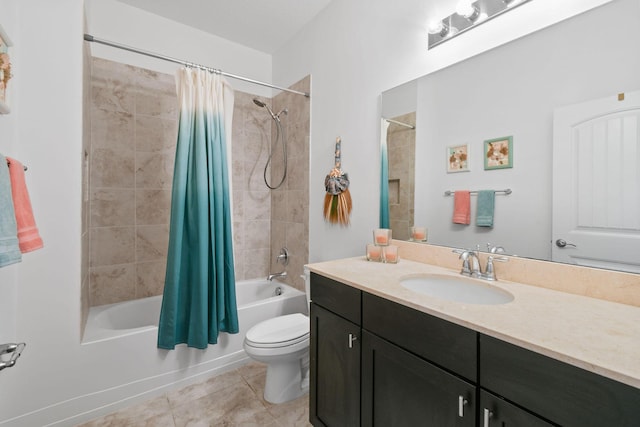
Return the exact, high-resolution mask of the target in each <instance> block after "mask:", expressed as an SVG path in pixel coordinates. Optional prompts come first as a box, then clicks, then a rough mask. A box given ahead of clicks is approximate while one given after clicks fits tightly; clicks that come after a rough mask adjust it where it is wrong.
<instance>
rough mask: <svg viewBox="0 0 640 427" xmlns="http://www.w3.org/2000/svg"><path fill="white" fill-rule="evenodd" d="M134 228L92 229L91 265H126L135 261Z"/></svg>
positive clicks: (90, 243) (90, 244)
mask: <svg viewBox="0 0 640 427" xmlns="http://www.w3.org/2000/svg"><path fill="white" fill-rule="evenodd" d="M134 230H135V229H134V227H101V228H92V229H91V231H90V234H89V239H90V241H89V247H90V248H91V250H90V265H91V266H92V267H96V266H101V265H113V264H126V263H133V262H134V261H135V250H134V247H135V234H134V233H135V231H134Z"/></svg>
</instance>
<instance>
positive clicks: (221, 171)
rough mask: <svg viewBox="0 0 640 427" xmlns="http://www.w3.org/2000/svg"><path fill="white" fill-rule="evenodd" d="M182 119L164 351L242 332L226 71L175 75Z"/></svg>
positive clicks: (161, 336)
mask: <svg viewBox="0 0 640 427" xmlns="http://www.w3.org/2000/svg"><path fill="white" fill-rule="evenodd" d="M176 83H177V89H178V100H179V102H180V121H179V126H178V142H177V148H176V160H175V169H174V176H173V190H172V195H171V221H170V224H171V225H170V231H169V250H168V254H167V270H166V275H165V285H164V294H163V299H162V309H161V312H160V323H159V327H158V347H159V348H164V349H173V348H175V345H176V344H187V345H188V346H189V347H196V348H200V349H204V348H206V347H207V345H208V344H215V343H217V341H218V334H219V333H220V332H228V333H237V332H238V312H237V307H236V295H235V273H234V267H233V236H232V217H231V206H232V203H231V202H232V201H231V179H230V175H229V170H230V167H229V164H231V162H230V153H231V149H230V146H229V144H230V142H231V118H232V113H233V90H232V88H231V87H230V85H229V84H228V83H227V82H226V81H225V80H224V79H223V78H222V76H220V75H219V74H215V73H210V72H208V71H205V70H200V69H190V68H184V69H181V70H179V71H178V75H177V77H176Z"/></svg>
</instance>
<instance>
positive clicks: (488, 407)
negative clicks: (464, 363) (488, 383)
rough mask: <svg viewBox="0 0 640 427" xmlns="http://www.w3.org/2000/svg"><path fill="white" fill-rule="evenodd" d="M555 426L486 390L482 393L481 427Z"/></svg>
mask: <svg viewBox="0 0 640 427" xmlns="http://www.w3.org/2000/svg"><path fill="white" fill-rule="evenodd" d="M553 425H554V424H550V423H548V422H546V421H544V420H543V419H541V418H538V417H536V416H535V415H533V414H530V413H529V412H527V411H525V410H523V409H520V408H518V407H517V406H515V405H512V404H511V403H509V402H507V401H506V400H504V399H500V398H499V397H497V396H494V395H492V394H491V393H488V392H486V391H485V390H482V391H481V392H480V426H481V427H553Z"/></svg>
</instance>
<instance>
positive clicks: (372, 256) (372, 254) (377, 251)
mask: <svg viewBox="0 0 640 427" xmlns="http://www.w3.org/2000/svg"><path fill="white" fill-rule="evenodd" d="M381 255H382V249H381V248H380V246H376V245H374V244H372V243H367V261H380V257H381Z"/></svg>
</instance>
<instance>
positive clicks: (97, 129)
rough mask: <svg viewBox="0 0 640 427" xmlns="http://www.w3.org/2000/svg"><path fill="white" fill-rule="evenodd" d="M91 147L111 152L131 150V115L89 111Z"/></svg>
mask: <svg viewBox="0 0 640 427" xmlns="http://www.w3.org/2000/svg"><path fill="white" fill-rule="evenodd" d="M91 116H92V120H91V146H92V147H93V148H107V149H112V150H131V149H132V144H131V142H132V139H131V138H132V137H133V135H134V121H133V115H132V114H130V113H123V112H120V111H109V110H103V109H100V108H94V109H93V110H92V111H91Z"/></svg>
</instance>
